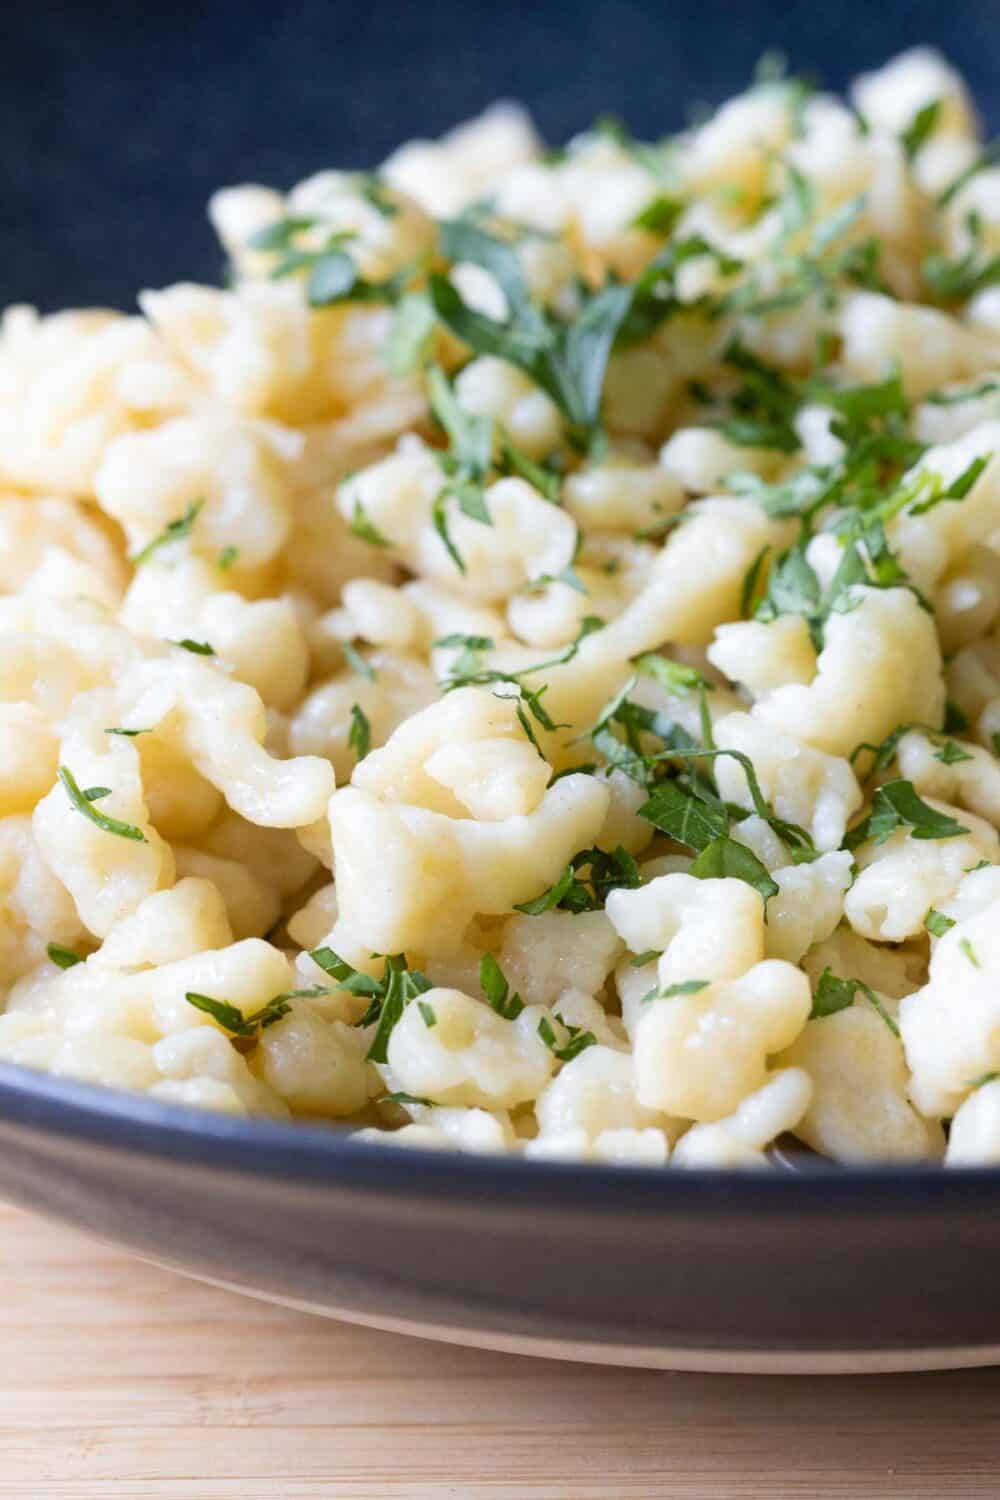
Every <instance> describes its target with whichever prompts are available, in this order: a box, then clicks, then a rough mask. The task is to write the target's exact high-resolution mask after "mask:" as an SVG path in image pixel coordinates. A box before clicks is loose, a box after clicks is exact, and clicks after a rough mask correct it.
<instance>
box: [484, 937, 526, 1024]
mask: <svg viewBox="0 0 1000 1500" xmlns="http://www.w3.org/2000/svg"><path fill="white" fill-rule="evenodd" d="M479 985H480V988H481V989H482V992H483V994H484V995H485V997H486V1003H487V1004H488V1005H489V1007H490V1009H491V1010H495V1011H496V1013H497V1015H498V1016H502V1017H503V1019H504V1020H505V1021H516V1020H517V1018H518V1016H519V1015H520V1014H521V1012H522V1010H523V1009H524V1001H523V1000H522V999H521V997H520V995H517V994H511V990H510V985H509V984H508V983H507V980H506V978H505V976H504V973H503V970H502V969H501V967H500V965H499V964H498V963H497V961H496V959H495V958H494V957H493V954H492V953H486V954H484V955H483V959H482V962H481V963H480V965H479Z"/></svg>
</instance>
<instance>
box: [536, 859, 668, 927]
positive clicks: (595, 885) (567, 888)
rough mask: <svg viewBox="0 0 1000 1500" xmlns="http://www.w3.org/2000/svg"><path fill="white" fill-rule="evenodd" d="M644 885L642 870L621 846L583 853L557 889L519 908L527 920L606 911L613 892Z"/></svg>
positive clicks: (562, 875)
mask: <svg viewBox="0 0 1000 1500" xmlns="http://www.w3.org/2000/svg"><path fill="white" fill-rule="evenodd" d="M640 884H641V878H640V875H639V866H638V865H637V864H636V861H635V859H634V857H633V856H632V855H631V854H629V853H628V851H627V850H626V849H624V848H623V847H622V846H621V844H619V845H618V847H617V848H616V849H615V850H614V851H613V852H612V853H610V854H609V853H607V852H606V851H605V850H604V849H597V848H594V849H583V850H581V852H580V853H579V854H576V855H574V857H573V858H572V859H571V860H570V862H569V864H568V865H567V866H566V868H565V869H564V870H563V872H562V874H561V875H560V876H559V879H558V880H557V881H556V882H555V884H554V885H551V886H549V888H548V890H547V891H543V892H542V894H541V895H540V896H536V897H535V899H534V900H533V901H523V902H521V903H520V904H518V905H517V906H516V907H515V910H516V911H520V912H523V913H524V914H525V916H529V917H538V916H541V914H542V913H543V912H546V911H557V910H558V911H571V912H584V911H602V910H603V909H604V905H605V903H606V901H607V899H608V895H609V893H610V892H611V891H613V890H618V889H620V888H622V887H624V888H625V889H627V890H634V889H635V888H636V887H637V886H638V885H640Z"/></svg>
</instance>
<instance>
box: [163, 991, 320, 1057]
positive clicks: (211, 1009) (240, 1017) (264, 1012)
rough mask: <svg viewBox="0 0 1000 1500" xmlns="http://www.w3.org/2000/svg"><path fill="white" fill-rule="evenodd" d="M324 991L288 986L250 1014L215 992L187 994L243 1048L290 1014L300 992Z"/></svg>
mask: <svg viewBox="0 0 1000 1500" xmlns="http://www.w3.org/2000/svg"><path fill="white" fill-rule="evenodd" d="M322 993H324V992H323V991H322V990H320V989H319V988H316V987H314V988H311V989H308V990H289V991H288V992H287V993H286V994H284V995H274V996H273V997H272V998H271V999H270V1000H268V1002H267V1004H266V1005H262V1006H261V1007H260V1009H259V1010H255V1011H253V1012H252V1013H251V1014H250V1015H248V1016H247V1015H244V1014H243V1012H242V1011H241V1010H240V1009H239V1007H238V1006H236V1005H233V1004H232V1003H231V1002H230V1001H228V1000H219V999H217V998H215V997H214V996H212V995H200V994H198V992H197V991H196V990H188V991H187V992H186V993H185V995H184V998H185V1000H186V1001H187V1003H188V1004H189V1005H192V1006H194V1009H195V1010H200V1011H204V1013H205V1015H207V1016H211V1017H212V1020H213V1021H215V1023H216V1024H217V1025H218V1026H221V1027H222V1029H223V1031H227V1032H228V1033H229V1036H230V1040H231V1041H232V1042H233V1044H234V1045H235V1046H237V1047H238V1048H239V1050H240V1051H246V1050H248V1047H252V1046H255V1045H256V1043H257V1042H258V1041H259V1040H260V1034H261V1032H262V1031H265V1030H266V1029H267V1027H268V1026H273V1025H274V1023H275V1022H276V1021H280V1020H281V1018H282V1017H283V1016H287V1015H288V1013H289V1011H290V1010H291V1008H292V1004H291V1002H292V1001H293V1000H295V999H297V998H298V997H299V996H300V995H317V994H322Z"/></svg>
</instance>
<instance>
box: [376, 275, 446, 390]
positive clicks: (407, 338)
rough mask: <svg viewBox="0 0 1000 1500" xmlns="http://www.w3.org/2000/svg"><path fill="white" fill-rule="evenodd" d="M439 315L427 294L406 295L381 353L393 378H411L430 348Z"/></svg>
mask: <svg viewBox="0 0 1000 1500" xmlns="http://www.w3.org/2000/svg"><path fill="white" fill-rule="evenodd" d="M436 323H437V315H436V314H435V312H434V309H433V307H432V306H431V304H430V301H429V300H428V298H427V295H426V293H425V292H407V293H406V295H405V296H404V297H401V298H400V299H399V301H398V302H397V304H396V307H395V309H394V311H393V316H392V326H391V327H390V329H389V337H388V338H387V339H386V342H385V347H384V349H383V351H382V359H383V363H384V364H385V367H386V369H387V370H388V371H389V373H390V375H412V374H413V372H414V371H415V370H418V369H419V368H420V366H421V365H422V364H423V363H424V361H425V360H426V358H427V357H428V354H429V352H430V349H431V345H432V342H433V338H434V328H435V325H436Z"/></svg>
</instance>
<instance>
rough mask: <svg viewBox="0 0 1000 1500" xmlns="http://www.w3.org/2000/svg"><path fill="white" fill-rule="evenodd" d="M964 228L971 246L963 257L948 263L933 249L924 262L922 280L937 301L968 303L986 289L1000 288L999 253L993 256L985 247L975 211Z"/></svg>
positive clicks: (944, 256)
mask: <svg viewBox="0 0 1000 1500" xmlns="http://www.w3.org/2000/svg"><path fill="white" fill-rule="evenodd" d="M965 226H966V229H967V230H968V233H969V240H970V245H969V248H968V250H966V251H965V253H964V255H959V256H957V257H956V259H954V260H949V259H948V257H947V256H946V255H942V253H941V252H940V251H939V250H934V251H932V252H931V254H930V255H928V256H927V258H926V260H925V261H924V263H923V267H922V270H923V278H924V282H925V283H926V285H927V287H928V288H929V290H930V292H931V294H932V296H933V297H934V299H935V300H936V301H938V302H943V303H957V302H967V301H968V300H969V298H970V297H974V296H975V295H976V293H977V292H982V291H985V290H986V288H987V287H991V286H1000V254H998V255H990V254H989V253H988V252H987V251H986V250H984V248H983V243H982V241H983V221H982V219H981V217H980V215H979V214H978V213H976V212H974V211H973V212H971V213H969V214H967V215H966V218H965Z"/></svg>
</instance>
